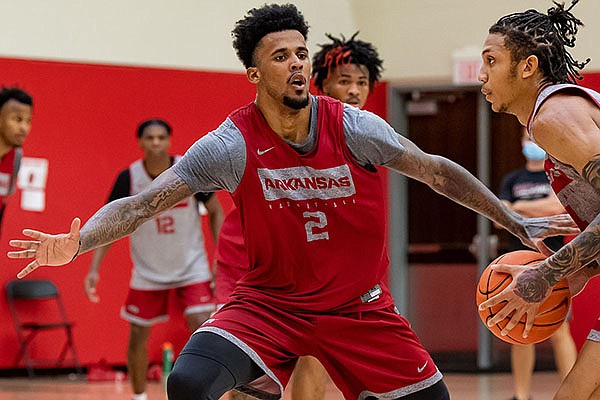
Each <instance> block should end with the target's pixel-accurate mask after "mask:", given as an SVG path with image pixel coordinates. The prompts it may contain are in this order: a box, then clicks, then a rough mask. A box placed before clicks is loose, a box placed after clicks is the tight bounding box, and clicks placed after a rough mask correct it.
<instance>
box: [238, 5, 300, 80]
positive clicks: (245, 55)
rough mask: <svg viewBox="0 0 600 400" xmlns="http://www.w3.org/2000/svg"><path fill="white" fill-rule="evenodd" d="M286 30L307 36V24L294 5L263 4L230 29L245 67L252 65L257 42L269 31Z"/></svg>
mask: <svg viewBox="0 0 600 400" xmlns="http://www.w3.org/2000/svg"><path fill="white" fill-rule="evenodd" d="M286 30H295V31H298V32H300V34H301V35H302V36H303V37H304V40H306V39H307V37H308V25H307V23H306V21H305V20H304V16H302V13H300V11H298V9H297V8H296V6H295V5H293V4H282V5H279V4H270V5H266V4H265V5H264V6H262V7H261V8H253V9H251V10H250V11H248V13H247V14H246V16H245V17H244V18H243V19H241V20H239V21H238V22H236V24H235V27H234V29H233V31H231V36H232V37H233V48H234V49H235V51H236V53H237V56H238V58H239V59H240V61H241V62H242V64H244V67H245V68H250V67H253V66H255V61H254V50H256V46H257V45H258V42H260V40H261V39H262V38H263V37H265V36H266V35H268V34H269V33H272V32H281V31H286Z"/></svg>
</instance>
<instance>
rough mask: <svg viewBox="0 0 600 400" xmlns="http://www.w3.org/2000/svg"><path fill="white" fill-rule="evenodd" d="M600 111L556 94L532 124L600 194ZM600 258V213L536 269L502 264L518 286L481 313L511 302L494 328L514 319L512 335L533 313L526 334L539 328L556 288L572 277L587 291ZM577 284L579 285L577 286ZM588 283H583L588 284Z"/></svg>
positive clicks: (536, 135) (551, 149)
mask: <svg viewBox="0 0 600 400" xmlns="http://www.w3.org/2000/svg"><path fill="white" fill-rule="evenodd" d="M599 127H600V108H598V106H597V105H596V104H595V103H593V102H592V101H590V100H589V99H588V98H587V97H585V96H577V95H573V92H569V94H562V93H561V92H559V93H557V94H555V95H552V96H551V97H550V98H549V99H547V100H546V101H545V103H544V104H543V105H542V106H541V108H540V111H539V113H538V115H537V116H536V117H535V118H534V120H533V123H532V133H533V135H534V139H535V141H536V142H537V143H538V144H539V145H540V146H541V147H542V148H543V149H544V150H546V152H547V153H548V154H550V155H552V157H554V158H555V159H557V160H559V161H560V162H562V163H563V164H567V165H570V166H572V167H573V168H574V169H575V170H576V171H577V172H578V173H579V174H580V176H581V177H582V179H584V180H585V181H587V182H588V183H589V184H590V185H591V186H592V187H593V189H594V190H595V191H596V192H597V193H600V128H599ZM570 196H573V197H574V198H577V197H578V196H579V201H583V202H587V203H589V205H590V207H592V209H595V210H598V209H600V204H594V203H593V202H595V201H596V200H594V197H596V196H589V195H586V194H584V193H578V192H573V193H571V194H570ZM599 257H600V213H599V214H598V215H597V216H596V218H594V220H592V222H591V223H590V224H589V225H588V227H587V228H586V229H585V230H584V231H583V232H582V233H581V234H580V235H579V236H578V237H577V238H575V239H574V240H573V241H571V242H570V243H568V244H566V245H565V246H563V247H562V248H561V249H560V250H559V251H557V252H556V253H555V254H554V255H552V256H550V257H549V258H547V259H546V260H544V261H542V262H541V263H539V264H537V265H536V266H535V267H533V268H528V267H524V266H510V265H498V266H497V267H496V271H499V272H505V273H509V274H511V275H512V276H513V282H512V283H511V284H510V285H509V286H508V287H507V288H506V289H505V290H504V291H503V292H502V293H500V294H498V295H496V296H494V297H492V298H491V299H489V300H487V301H485V302H483V303H482V304H481V305H480V309H485V308H487V307H492V306H494V305H496V304H500V303H502V302H505V303H506V305H505V306H504V307H503V308H502V309H501V310H500V311H498V312H497V314H496V315H495V316H494V317H493V318H491V319H490V320H489V321H488V325H493V324H496V323H498V322H500V321H501V320H503V319H504V318H506V317H507V316H508V315H511V314H512V316H511V318H510V321H509V323H507V324H506V326H505V328H504V330H503V333H504V334H506V333H508V332H509V331H510V330H511V329H512V328H513V327H514V326H515V325H516V324H517V323H518V322H519V320H520V319H521V317H522V316H523V315H524V314H527V320H526V323H525V328H524V330H523V332H524V336H527V333H528V332H529V331H530V329H531V327H532V326H533V322H534V319H535V315H536V314H537V310H538V309H539V306H540V304H541V302H543V300H544V299H545V298H546V297H547V296H548V294H549V293H550V289H551V287H552V286H553V285H554V284H556V283H557V282H559V281H560V280H561V279H563V278H565V277H567V278H569V283H570V287H573V288H574V290H578V289H581V288H582V287H583V284H584V283H585V282H584V280H586V279H589V277H590V276H593V275H597V274H598V272H599V270H598V266H597V263H596V262H595V260H597V259H598V258H599ZM576 281H577V282H578V283H577V284H573V283H574V282H576ZM582 281H583V282H582Z"/></svg>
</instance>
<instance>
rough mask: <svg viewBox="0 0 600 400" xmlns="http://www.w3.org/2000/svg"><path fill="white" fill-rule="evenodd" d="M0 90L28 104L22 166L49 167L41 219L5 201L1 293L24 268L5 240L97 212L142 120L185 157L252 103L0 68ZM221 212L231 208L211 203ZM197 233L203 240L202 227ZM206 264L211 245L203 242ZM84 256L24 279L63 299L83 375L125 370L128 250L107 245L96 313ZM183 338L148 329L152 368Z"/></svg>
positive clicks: (243, 90) (183, 83)
mask: <svg viewBox="0 0 600 400" xmlns="http://www.w3.org/2000/svg"><path fill="white" fill-rule="evenodd" d="M0 77H2V78H1V80H0V84H2V85H5V86H11V85H18V86H21V87H23V88H24V89H25V90H27V91H29V92H30V93H31V94H32V95H33V96H34V102H35V106H34V118H33V127H32V130H31V134H30V136H29V137H28V138H27V142H26V143H25V146H24V152H25V156H28V157H40V158H46V159H48V160H49V173H48V181H47V185H46V209H45V211H44V212H31V211H23V210H21V208H20V196H21V193H20V191H17V193H16V194H15V195H14V196H13V197H11V199H10V200H9V204H8V208H7V210H6V214H5V218H4V226H3V231H2V236H1V237H0V254H2V255H1V256H0V257H2V259H3V260H4V261H3V263H2V268H1V269H0V285H1V286H2V287H3V286H4V284H5V282H6V281H7V280H9V279H12V278H14V277H15V275H16V273H17V272H18V271H19V270H20V269H21V268H22V267H23V266H25V264H26V262H24V261H18V260H11V259H8V258H7V257H6V256H4V255H3V254H5V253H6V251H8V250H9V246H8V240H9V239H14V238H19V237H21V234H20V231H21V229H23V228H33V229H40V230H43V231H47V232H53V233H58V232H65V231H66V230H68V227H69V224H70V221H71V219H72V218H73V217H75V216H78V217H81V218H82V219H83V221H86V220H87V219H88V218H89V217H90V216H91V215H92V214H93V213H94V212H95V211H96V210H97V209H98V208H99V207H100V206H102V205H103V204H104V201H105V199H106V197H107V195H108V191H109V189H110V187H111V185H112V183H113V181H114V179H115V177H116V175H117V173H118V171H120V170H121V169H123V168H125V167H127V166H128V165H129V164H130V163H131V162H132V161H133V160H135V159H137V158H139V157H140V156H141V151H140V150H139V148H138V147H137V141H136V137H135V129H136V127H137V124H138V123H139V122H140V121H141V120H143V119H146V118H150V117H161V118H164V119H166V120H167V121H169V123H171V124H172V126H173V128H174V130H173V140H172V142H173V147H172V150H173V152H176V153H183V152H184V151H185V149H186V148H188V147H189V146H190V145H191V144H192V143H193V142H194V141H195V140H196V139H198V138H199V137H200V136H202V135H204V134H205V133H206V132H208V131H210V130H212V129H215V128H216V127H217V126H218V125H219V124H220V123H221V122H222V121H223V120H224V119H225V117H226V116H227V114H228V113H229V112H230V111H232V110H234V109H235V108H237V107H239V106H242V105H244V104H246V103H248V102H250V101H252V100H253V99H254V94H255V88H254V86H253V85H251V84H250V83H248V82H247V80H246V77H245V75H244V74H232V73H219V72H206V71H191V70H173V69H157V68H134V67H124V66H111V65H92V64H78V63H62V62H45V61H32V60H17V59H1V58H0ZM385 107H386V94H385V84H382V85H379V86H378V87H377V88H376V90H375V92H374V93H373V95H372V96H371V98H370V99H369V103H368V104H367V108H368V109H370V110H371V111H374V112H377V113H378V114H380V115H385V113H386V108H385ZM219 199H220V200H221V201H222V203H223V205H224V207H225V208H226V209H227V208H229V206H230V204H231V200H230V198H229V195H228V194H227V193H219ZM204 228H205V233H206V235H205V236H207V237H208V235H209V233H208V230H207V226H206V221H205V224H204ZM208 247H209V254H210V255H211V256H212V250H213V245H212V243H211V242H210V241H208ZM90 260H91V253H87V254H84V255H82V256H80V257H78V258H77V260H76V261H75V262H73V263H72V264H71V265H69V266H67V267H61V268H53V269H49V268H42V269H40V270H38V271H36V272H35V273H34V274H33V275H32V276H31V277H32V278H45V277H48V278H51V279H52V280H54V281H55V282H56V283H57V285H58V286H59V288H60V289H61V291H62V293H63V296H64V299H65V302H66V306H67V309H68V313H69V314H70V316H71V318H72V319H73V320H74V321H76V326H75V342H76V344H77V347H78V349H79V355H80V359H81V361H82V363H83V364H84V365H86V364H89V363H93V362H96V361H99V360H100V359H102V358H104V359H106V360H107V361H108V362H109V363H110V364H117V365H123V364H125V351H126V346H127V339H128V331H129V330H128V324H127V323H126V322H125V321H123V320H122V319H120V317H119V309H120V307H121V304H122V302H123V300H124V298H125V295H126V293H127V288H128V282H129V277H130V268H131V264H130V261H129V253H128V243H127V240H126V239H125V240H121V241H120V242H117V243H115V244H114V245H113V246H112V248H111V251H110V252H109V254H108V256H107V258H106V259H105V261H104V263H103V265H102V269H101V281H100V286H99V294H100V298H101V302H100V303H99V304H92V303H90V302H89V301H88V300H87V298H86V297H85V294H84V291H83V278H84V276H85V274H86V273H87V271H88V268H89V263H90ZM0 313H1V314H2V315H4V316H5V318H4V322H5V323H3V324H1V325H0V347H1V348H2V351H1V352H0V368H10V367H12V360H13V359H14V357H15V355H16V352H17V347H18V346H17V341H16V336H15V331H14V328H13V326H12V321H11V319H10V317H9V314H8V307H7V305H6V301H5V299H4V296H2V297H0ZM188 337H189V333H188V332H187V329H186V328H185V324H184V322H183V319H182V318H181V317H176V318H172V319H171V322H170V323H166V324H159V325H156V327H155V329H153V331H152V335H151V338H150V344H149V350H150V358H151V360H153V361H158V360H159V359H160V345H161V344H162V343H163V342H164V341H171V342H173V343H174V345H175V350H176V351H179V349H180V348H181V347H182V346H183V345H184V344H185V341H186V340H187V338H188ZM60 344H61V343H57V344H56V346H57V348H48V347H46V346H42V345H41V344H40V345H39V346H36V348H35V350H36V355H37V356H42V357H44V356H47V357H51V356H54V355H56V354H57V351H58V346H59V345H60Z"/></svg>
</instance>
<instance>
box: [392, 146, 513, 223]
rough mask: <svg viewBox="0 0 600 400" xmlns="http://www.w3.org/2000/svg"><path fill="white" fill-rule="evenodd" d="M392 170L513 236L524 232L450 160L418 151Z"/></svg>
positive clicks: (488, 193) (395, 163)
mask: <svg viewBox="0 0 600 400" xmlns="http://www.w3.org/2000/svg"><path fill="white" fill-rule="evenodd" d="M390 167H391V168H393V169H394V170H396V171H398V172H400V173H402V174H404V175H406V176H409V177H411V178H413V179H416V180H418V181H421V182H423V183H425V184H427V185H428V186H429V187H431V189H433V190H435V191H436V192H437V193H440V194H442V195H444V196H446V197H448V198H450V199H452V200H454V201H456V202H457V203H459V204H461V205H463V206H465V207H467V208H470V209H471V210H474V211H476V212H478V213H480V214H482V215H485V216H486V217H488V218H490V219H491V220H493V221H496V222H498V223H499V224H501V225H503V226H505V227H507V228H508V229H510V230H511V231H512V232H515V231H518V230H519V229H521V227H520V226H519V224H518V222H517V221H518V220H520V217H519V216H518V214H516V213H513V212H512V211H510V210H508V209H507V208H506V207H504V205H503V204H502V202H501V201H500V200H499V199H498V198H497V197H496V196H495V195H494V194H493V193H492V192H491V191H490V190H489V189H488V188H487V187H486V186H485V185H484V184H483V183H481V181H479V180H477V179H476V178H475V177H474V176H473V175H472V174H471V173H469V171H467V170H466V169H465V168H463V167H462V166H460V165H459V164H457V163H455V162H453V161H451V160H448V159H446V158H444V157H440V156H435V155H424V154H423V153H422V152H420V150H417V151H414V152H412V151H411V152H406V153H405V154H403V155H402V157H399V158H398V159H396V160H394V161H393V162H392V163H390ZM521 230H522V229H521Z"/></svg>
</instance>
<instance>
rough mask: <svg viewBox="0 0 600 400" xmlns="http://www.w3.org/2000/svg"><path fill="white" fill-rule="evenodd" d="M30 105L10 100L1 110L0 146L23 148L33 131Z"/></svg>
mask: <svg viewBox="0 0 600 400" xmlns="http://www.w3.org/2000/svg"><path fill="white" fill-rule="evenodd" d="M31 114H32V109H31V106H30V105H27V104H23V103H19V102H18V101H16V100H13V99H11V100H8V101H7V102H6V103H4V105H3V106H2V108H1V109H0V144H2V145H4V146H9V147H14V146H22V145H23V143H24V142H25V138H27V135H29V131H30V130H31Z"/></svg>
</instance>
